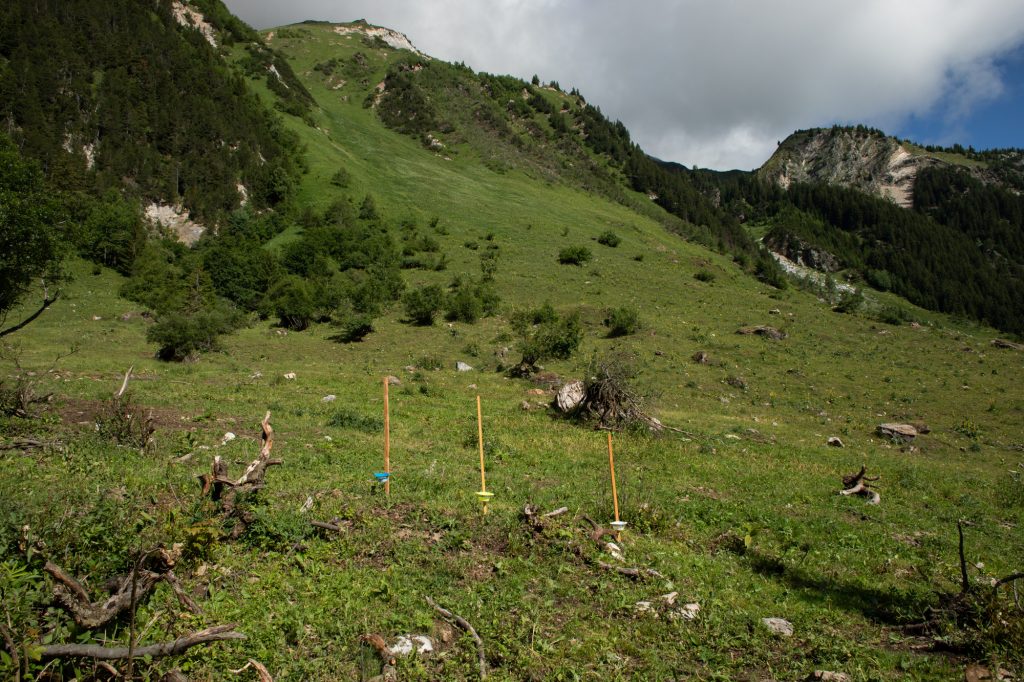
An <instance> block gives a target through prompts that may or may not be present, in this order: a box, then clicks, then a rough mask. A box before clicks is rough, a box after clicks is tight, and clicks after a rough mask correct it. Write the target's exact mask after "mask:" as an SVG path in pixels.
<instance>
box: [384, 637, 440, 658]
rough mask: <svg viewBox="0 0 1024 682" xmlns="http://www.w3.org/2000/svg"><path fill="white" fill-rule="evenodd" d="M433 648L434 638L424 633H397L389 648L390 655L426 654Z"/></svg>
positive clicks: (432, 650)
mask: <svg viewBox="0 0 1024 682" xmlns="http://www.w3.org/2000/svg"><path fill="white" fill-rule="evenodd" d="M434 648H435V647H434V640H433V639H431V638H430V637H428V636H426V635H399V636H398V638H397V639H396V640H395V643H394V644H393V645H392V646H391V648H390V649H389V650H390V652H391V655H392V656H412V655H414V654H416V655H422V656H426V655H429V654H432V653H434Z"/></svg>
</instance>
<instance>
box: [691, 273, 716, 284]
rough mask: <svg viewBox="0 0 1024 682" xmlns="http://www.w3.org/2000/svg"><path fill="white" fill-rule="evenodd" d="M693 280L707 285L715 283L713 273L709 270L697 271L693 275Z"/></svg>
mask: <svg viewBox="0 0 1024 682" xmlns="http://www.w3.org/2000/svg"><path fill="white" fill-rule="evenodd" d="M693 278H694V279H695V280H697V281H698V282H707V283H708V284H711V283H712V282H714V281H715V273H713V272H711V271H710V270H698V271H697V272H695V273H693Z"/></svg>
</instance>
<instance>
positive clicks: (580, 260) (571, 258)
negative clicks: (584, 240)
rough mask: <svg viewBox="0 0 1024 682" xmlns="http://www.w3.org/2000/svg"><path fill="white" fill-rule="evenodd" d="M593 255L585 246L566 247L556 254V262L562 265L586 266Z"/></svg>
mask: <svg viewBox="0 0 1024 682" xmlns="http://www.w3.org/2000/svg"><path fill="white" fill-rule="evenodd" d="M593 258H594V255H593V254H592V253H590V249H588V248H587V247H585V246H567V247H565V248H564V249H562V250H561V251H559V252H558V262H559V263H561V264H562V265H579V266H582V265H586V264H587V263H589V262H590V261H591V260H593Z"/></svg>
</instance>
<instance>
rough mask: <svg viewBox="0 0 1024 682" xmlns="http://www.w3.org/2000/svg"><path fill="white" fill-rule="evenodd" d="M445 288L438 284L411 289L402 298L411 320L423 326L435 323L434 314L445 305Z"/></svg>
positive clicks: (406, 312)
mask: <svg viewBox="0 0 1024 682" xmlns="http://www.w3.org/2000/svg"><path fill="white" fill-rule="evenodd" d="M444 298H445V297H444V290H443V289H441V287H440V286H438V285H436V284H431V285H429V286H424V287H420V288H419V289H415V290H413V291H410V292H409V293H407V294H406V295H405V296H404V297H403V298H402V305H404V306H405V314H406V315H408V317H409V321H410V322H412V323H413V324H417V325H420V326H423V327H429V326H430V325H432V324H434V316H435V315H437V313H438V312H439V311H440V310H441V307H442V306H443V305H444Z"/></svg>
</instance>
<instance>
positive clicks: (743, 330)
mask: <svg viewBox="0 0 1024 682" xmlns="http://www.w3.org/2000/svg"><path fill="white" fill-rule="evenodd" d="M736 333H737V334H744V335H747V334H757V335H758V336H764V337H765V338H769V339H774V340H775V341H781V340H782V339H784V338H786V336H787V334H786V332H783V331H779V330H778V329H776V328H775V327H769V326H768V325H766V324H760V325H757V326H755V327H740V328H739V329H737V330H736Z"/></svg>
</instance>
